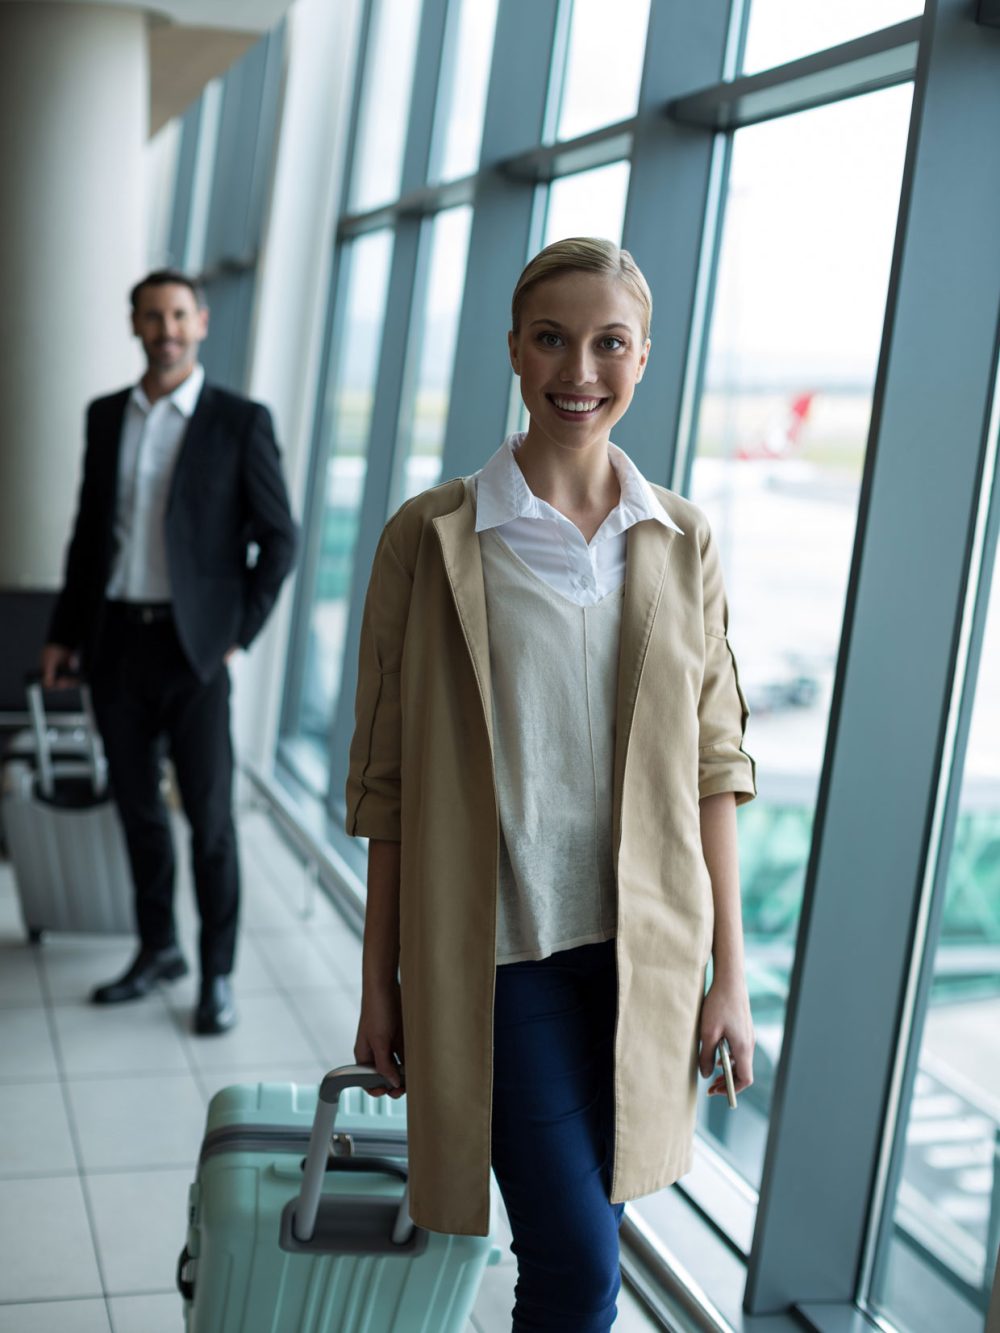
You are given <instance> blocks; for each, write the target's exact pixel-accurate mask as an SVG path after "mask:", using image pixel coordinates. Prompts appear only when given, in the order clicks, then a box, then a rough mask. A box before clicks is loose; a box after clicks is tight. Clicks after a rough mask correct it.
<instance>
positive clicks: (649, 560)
mask: <svg viewBox="0 0 1000 1333" xmlns="http://www.w3.org/2000/svg"><path fill="white" fill-rule="evenodd" d="M676 538H677V533H676V532H674V530H673V529H672V528H667V527H664V526H663V524H661V523H657V522H656V521H655V520H653V519H645V520H644V521H643V522H641V523H636V524H634V525H633V526H632V527H631V528H629V530H628V556H627V563H626V567H625V605H624V607H623V609H622V632H621V647H620V649H619V656H618V696H617V705H616V713H615V776H614V793H615V795H614V827H615V828H616V829H617V828H618V827H619V815H620V811H621V797H622V786H623V782H624V777H625V760H626V758H627V755H628V744H629V738H630V736H631V732H632V718H633V716H634V714H635V701H636V696H637V695H638V693H639V681H640V678H641V677H642V669H643V665H644V664H645V661H646V650H647V649H648V647H649V637H650V634H651V632H652V628H653V618H654V616H655V615H656V608H657V606H658V605H659V602H660V594H661V593H662V591H663V584H664V580H665V578H666V573H667V566H668V564H669V563H670V553H671V551H672V550H673V546H674V541H675V540H676Z"/></svg>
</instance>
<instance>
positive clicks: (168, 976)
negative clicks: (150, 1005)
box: [90, 944, 188, 1004]
mask: <svg viewBox="0 0 1000 1333" xmlns="http://www.w3.org/2000/svg"><path fill="white" fill-rule="evenodd" d="M187 970H188V965H187V963H186V962H185V961H184V955H183V954H182V953H181V951H180V949H178V947H177V945H176V944H171V945H170V947H169V948H167V949H140V950H139V952H138V953H137V954H136V956H135V960H134V961H133V963H132V966H131V967H130V968H129V969H128V971H127V972H124V973H123V974H122V975H121V976H120V977H119V978H118V979H117V981H109V982H108V983H107V984H106V985H104V986H98V987H97V988H96V989H95V990H94V991H93V992H92V993H91V996H90V998H91V1000H93V1002H94V1004H121V1003H122V1001H123V1000H138V999H139V997H140V996H141V995H148V994H149V992H150V991H151V990H152V989H153V987H154V986H155V985H156V983H157V982H158V981H176V980H177V978H178V977H182V976H184V974H185V972H187Z"/></svg>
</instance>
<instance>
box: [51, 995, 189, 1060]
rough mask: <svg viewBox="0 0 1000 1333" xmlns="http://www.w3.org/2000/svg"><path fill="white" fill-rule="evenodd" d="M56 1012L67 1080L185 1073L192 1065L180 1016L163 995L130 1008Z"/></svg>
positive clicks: (59, 1007) (91, 1006)
mask: <svg viewBox="0 0 1000 1333" xmlns="http://www.w3.org/2000/svg"><path fill="white" fill-rule="evenodd" d="M52 1013H53V1016H54V1018H55V1024H56V1033H57V1036H58V1040H59V1052H60V1060H61V1063H62V1068H63V1071H64V1073H65V1075H66V1077H67V1078H77V1077H79V1076H81V1075H92V1074H110V1075H112V1076H113V1075H115V1074H125V1073H146V1074H160V1073H179V1072H187V1071H188V1070H189V1069H190V1067H191V1066H190V1064H189V1063H188V1059H187V1056H186V1055H185V1053H184V1046H183V1043H182V1041H181V1037H180V1034H179V1033H178V1031H177V1025H176V1023H175V1021H174V1018H173V1016H172V1015H171V1013H170V1012H169V1010H168V1009H167V1006H166V1005H165V1004H164V1003H163V1001H162V1000H161V999H160V997H159V996H158V995H149V996H145V997H144V998H143V999H141V1000H134V1001H130V1002H129V1003H127V1004H116V1005H96V1004H86V1003H85V1004H78V1005H56V1006H55V1008H54V1009H53V1010H52Z"/></svg>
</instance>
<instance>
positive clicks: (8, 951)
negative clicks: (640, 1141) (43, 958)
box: [0, 940, 44, 1007]
mask: <svg viewBox="0 0 1000 1333" xmlns="http://www.w3.org/2000/svg"><path fill="white" fill-rule="evenodd" d="M37 955H38V949H37V948H36V947H35V946H34V945H31V944H25V943H23V941H20V940H4V941H3V942H0V1007H3V1006H5V1005H19V1006H21V1005H33V1004H41V1003H42V1000H43V998H44V997H43V995H42V984H41V978H40V977H39V974H38V962H37Z"/></svg>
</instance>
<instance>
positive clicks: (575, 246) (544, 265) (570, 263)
mask: <svg viewBox="0 0 1000 1333" xmlns="http://www.w3.org/2000/svg"><path fill="white" fill-rule="evenodd" d="M575 272H583V273H603V274H605V275H607V276H608V277H612V278H617V279H618V280H619V282H622V283H624V285H625V286H626V287H627V288H628V290H629V291H630V292H631V293H632V295H633V296H634V297H635V299H636V300H637V301H638V302H639V306H640V308H641V310H642V336H643V338H648V337H649V326H650V324H651V322H652V319H653V294H652V292H651V291H650V290H649V283H648V282H647V281H646V279H645V278H644V277H643V276H642V270H641V269H640V268H639V265H638V264H637V263H636V262H635V260H634V259H633V258H632V256H631V255H630V254H629V252H628V251H627V250H623V249H622V248H621V246H620V245H615V243H614V241H606V240H604V238H603V237H600V236H569V237H567V239H566V240H564V241H555V242H554V243H553V244H552V245H547V246H546V247H545V249H544V250H540V251H539V253H538V254H537V255H535V257H534V259H532V260H531V261H530V262H529V263H528V265H527V267H526V268H525V269H524V272H523V273H522V274H521V276H520V277H519V278H518V280H517V285H516V286H515V288H514V295H513V296H512V297H511V301H510V323H511V329H512V330H513V331H514V333H515V334H516V333H518V332H519V331H520V323H521V309H522V307H523V305H524V298H525V296H526V295H527V293H528V291H530V289H531V288H532V287H535V286H536V285H537V284H538V283H540V282H544V281H545V280H546V279H547V278H555V277H558V276H559V275H560V274H561V273H575Z"/></svg>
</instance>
